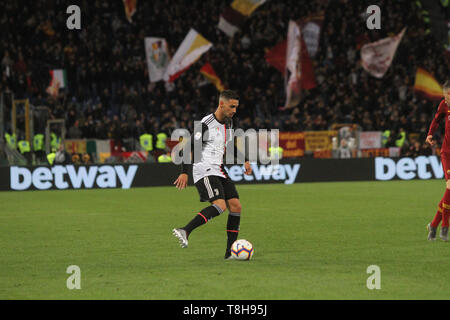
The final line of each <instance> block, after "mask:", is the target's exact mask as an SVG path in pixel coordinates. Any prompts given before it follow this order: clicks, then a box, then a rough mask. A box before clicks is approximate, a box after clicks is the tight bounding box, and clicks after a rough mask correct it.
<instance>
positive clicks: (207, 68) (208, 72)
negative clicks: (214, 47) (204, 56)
mask: <svg viewBox="0 0 450 320" xmlns="http://www.w3.org/2000/svg"><path fill="white" fill-rule="evenodd" d="M200 73H201V74H202V75H204V76H205V78H206V79H208V80H209V81H210V82H211V83H212V84H214V86H215V87H216V88H217V90H218V91H220V92H221V91H223V90H225V86H224V85H223V83H222V80H220V78H219V76H218V75H217V74H216V72H215V71H214V69H213V67H212V65H211V64H210V63H209V62H207V63H205V64H204V65H203V66H202V67H201V68H200Z"/></svg>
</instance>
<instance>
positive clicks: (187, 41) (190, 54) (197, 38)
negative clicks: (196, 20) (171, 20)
mask: <svg viewBox="0 0 450 320" xmlns="http://www.w3.org/2000/svg"><path fill="white" fill-rule="evenodd" d="M211 47H212V43H211V42H209V41H208V40H206V39H205V38H204V37H203V36H202V35H201V34H199V33H198V32H197V31H195V30H194V29H190V30H189V32H188V34H187V35H186V37H185V38H184V40H183V42H182V43H181V44H180V46H179V47H178V49H177V51H176V52H175V55H174V56H173V58H172V60H171V61H170V63H169V65H168V66H167V68H166V71H165V73H164V77H163V78H164V81H168V82H173V81H174V80H175V79H177V78H178V77H179V76H180V75H181V74H182V73H183V72H185V71H186V70H187V69H189V67H190V66H191V65H192V64H194V62H196V61H197V60H198V59H200V57H201V56H202V54H204V53H205V52H206V51H208V50H209V49H211Z"/></svg>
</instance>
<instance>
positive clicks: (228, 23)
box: [217, 0, 266, 37]
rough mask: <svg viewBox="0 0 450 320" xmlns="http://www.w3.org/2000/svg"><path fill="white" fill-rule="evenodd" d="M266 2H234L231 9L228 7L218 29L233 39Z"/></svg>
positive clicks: (257, 0) (249, 0) (221, 16)
mask: <svg viewBox="0 0 450 320" xmlns="http://www.w3.org/2000/svg"><path fill="white" fill-rule="evenodd" d="M265 2H266V0H234V1H233V2H232V3H231V6H230V7H226V8H225V9H224V10H223V11H222V13H221V15H220V17H219V24H218V25H217V28H219V29H220V30H222V31H223V32H224V33H225V34H226V35H227V36H229V37H233V36H234V34H235V33H236V32H238V31H239V30H240V27H241V26H242V24H243V23H244V21H245V19H246V18H247V17H249V16H250V15H251V14H252V13H253V11H255V10H256V9H257V8H258V7H259V6H261V5H262V4H264V3H265Z"/></svg>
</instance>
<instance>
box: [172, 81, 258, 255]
mask: <svg viewBox="0 0 450 320" xmlns="http://www.w3.org/2000/svg"><path fill="white" fill-rule="evenodd" d="M238 105H239V97H238V95H237V94H236V93H235V92H234V91H231V90H225V91H222V92H221V93H220V96H219V105H218V107H217V110H216V111H215V112H214V113H212V114H210V115H207V116H206V117H204V118H203V119H202V120H201V126H196V128H194V134H193V135H192V138H191V150H192V151H194V144H195V143H201V156H200V157H196V155H194V162H193V165H192V173H193V178H194V184H195V186H196V187H197V190H198V192H199V194H200V201H202V202H209V203H210V204H211V205H210V206H208V207H206V208H204V209H203V210H201V211H200V212H199V213H198V214H196V215H195V217H194V218H193V219H192V220H191V221H190V222H189V223H188V224H187V225H186V226H184V227H183V228H176V229H173V234H174V235H175V236H176V237H177V238H178V240H179V241H180V245H181V247H182V248H186V247H187V246H188V238H189V236H190V234H191V233H192V231H193V230H194V229H195V228H198V227H200V226H201V225H203V224H205V223H206V222H208V221H209V220H211V219H212V218H214V217H216V216H218V215H220V214H221V213H222V212H224V211H225V210H227V208H228V211H229V213H228V221H227V228H226V231H227V247H226V251H225V259H230V258H231V253H230V249H231V245H232V244H233V242H234V241H236V239H237V237H238V233H239V226H240V219H241V211H242V207H241V202H240V201H239V194H238V192H237V190H236V187H235V185H234V182H233V181H232V180H231V179H230V177H229V176H228V175H227V173H226V172H225V170H224V158H225V154H226V148H227V144H230V143H233V139H234V138H233V135H232V127H233V126H232V118H233V116H234V114H235V113H236V108H237V107H238ZM233 147H234V152H235V153H234V154H235V155H236V154H237V152H238V151H237V148H236V145H235V144H234V146H233ZM196 158H197V159H196ZM198 158H199V159H198ZM181 167H182V168H181V170H182V172H181V174H180V175H179V177H178V178H177V179H176V180H175V182H174V184H175V185H176V187H177V188H178V189H179V190H182V189H184V188H185V187H186V186H187V182H188V174H187V173H188V168H189V166H187V165H186V164H184V163H183V164H182V166H181ZM244 167H245V174H247V175H250V174H251V173H252V168H251V166H250V163H249V161H248V160H247V159H246V158H245V163H244Z"/></svg>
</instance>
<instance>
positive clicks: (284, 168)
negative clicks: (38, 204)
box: [0, 156, 444, 191]
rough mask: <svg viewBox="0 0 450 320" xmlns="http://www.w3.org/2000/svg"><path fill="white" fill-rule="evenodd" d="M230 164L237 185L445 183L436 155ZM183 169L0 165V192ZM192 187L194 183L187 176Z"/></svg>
mask: <svg viewBox="0 0 450 320" xmlns="http://www.w3.org/2000/svg"><path fill="white" fill-rule="evenodd" d="M252 168H253V173H252V174H251V175H245V174H244V168H243V165H227V166H226V171H227V172H228V175H229V177H230V178H231V179H232V180H233V181H234V182H236V183H237V184H250V183H283V184H286V185H289V184H292V183H299V182H326V181H373V180H379V181H387V180H399V179H400V180H410V179H441V178H443V176H444V174H443V171H442V166H441V162H440V160H439V158H438V157H436V156H420V157H417V158H384V157H377V158H363V159H310V158H304V159H296V160H294V159H292V160H291V159H289V160H282V161H280V163H279V164H278V165H270V164H267V165H263V164H252ZM179 173H180V168H179V167H178V166H176V165H174V164H166V163H162V164H114V165H109V164H108V165H87V166H84V165H79V166H78V165H56V166H52V167H50V166H26V167H25V166H11V167H0V190H2V191H6V190H13V191H25V190H66V189H93V188H101V189H103V188H122V189H129V188H134V187H150V186H173V182H174V181H175V179H176V178H177V177H178V175H179ZM189 185H193V181H192V177H191V175H189Z"/></svg>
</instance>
